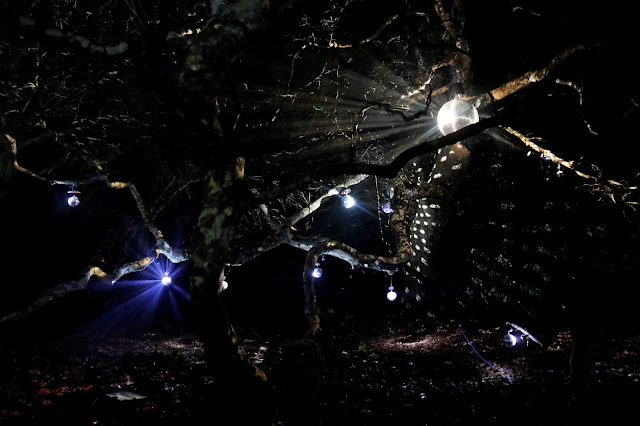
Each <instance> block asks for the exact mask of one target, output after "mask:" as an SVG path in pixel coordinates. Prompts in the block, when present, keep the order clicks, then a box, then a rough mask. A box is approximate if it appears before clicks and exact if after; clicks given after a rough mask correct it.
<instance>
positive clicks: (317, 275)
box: [311, 263, 322, 278]
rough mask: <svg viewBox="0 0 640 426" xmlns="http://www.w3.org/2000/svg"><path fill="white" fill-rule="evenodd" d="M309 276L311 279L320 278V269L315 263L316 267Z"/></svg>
mask: <svg viewBox="0 0 640 426" xmlns="http://www.w3.org/2000/svg"><path fill="white" fill-rule="evenodd" d="M311 276H312V277H313V278H320V277H321V276H322V268H320V264H319V263H316V267H315V268H313V271H312V272H311Z"/></svg>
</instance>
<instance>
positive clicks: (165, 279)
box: [162, 272, 171, 285]
mask: <svg viewBox="0 0 640 426" xmlns="http://www.w3.org/2000/svg"><path fill="white" fill-rule="evenodd" d="M162 284H164V285H169V284H171V277H170V276H169V273H168V272H165V273H164V277H162Z"/></svg>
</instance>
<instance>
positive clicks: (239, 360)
mask: <svg viewBox="0 0 640 426" xmlns="http://www.w3.org/2000/svg"><path fill="white" fill-rule="evenodd" d="M225 178H228V176H226V174H225V176H215V175H214V174H213V173H211V174H210V178H209V180H208V182H207V183H206V185H205V189H204V195H203V202H202V211H201V214H200V216H199V217H198V222H197V225H196V229H195V230H194V233H193V238H192V241H191V262H190V268H191V270H190V282H191V298H192V305H193V314H194V317H193V320H194V326H195V329H196V332H197V333H198V335H199V337H200V338H201V339H202V342H203V345H204V350H205V357H206V360H207V363H208V365H209V368H210V369H211V372H212V374H213V376H214V378H215V379H216V380H217V381H219V382H221V383H224V384H225V385H232V386H242V385H243V384H247V383H249V382H254V381H255V382H264V381H266V376H265V374H264V373H263V372H262V371H261V370H259V369H257V368H255V367H254V366H253V365H252V364H251V363H250V362H249V361H247V360H245V359H244V358H243V357H242V355H241V353H240V351H239V347H238V341H237V337H236V332H235V330H234V328H233V325H232V324H231V322H230V320H229V317H228V315H227V312H226V310H225V307H224V305H223V303H222V301H221V299H220V292H221V289H222V280H223V277H224V266H225V260H226V257H227V254H228V251H229V245H230V243H231V241H232V239H233V236H234V234H235V230H236V225H237V222H238V215H237V213H236V209H235V206H234V197H233V193H234V192H233V188H232V186H233V185H232V184H230V183H229V182H230V181H229V179H225Z"/></svg>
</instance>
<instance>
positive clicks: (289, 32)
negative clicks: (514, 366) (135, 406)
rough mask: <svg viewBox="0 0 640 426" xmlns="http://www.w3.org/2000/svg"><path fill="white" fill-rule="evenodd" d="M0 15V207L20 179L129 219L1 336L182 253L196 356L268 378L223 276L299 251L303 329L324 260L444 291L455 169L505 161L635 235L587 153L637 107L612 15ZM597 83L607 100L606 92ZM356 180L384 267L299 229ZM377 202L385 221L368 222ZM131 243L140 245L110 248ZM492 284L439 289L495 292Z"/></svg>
mask: <svg viewBox="0 0 640 426" xmlns="http://www.w3.org/2000/svg"><path fill="white" fill-rule="evenodd" d="M3 10H5V11H7V12H8V13H3V19H4V20H5V22H3V27H2V28H3V29H2V36H3V39H4V40H6V41H5V42H3V46H2V52H1V54H2V68H3V74H4V76H5V77H3V78H2V91H1V92H2V128H3V130H2V138H3V146H4V148H3V149H4V151H3V154H2V155H3V157H2V158H3V161H2V166H3V172H4V173H3V174H4V176H5V184H6V185H3V186H4V188H5V189H3V191H4V194H3V196H4V198H5V200H6V203H5V204H8V203H9V202H10V200H12V198H11V197H13V196H15V195H14V194H15V193H14V192H12V191H16V190H18V189H14V188H18V185H25V177H26V178H28V179H29V180H30V181H31V182H32V183H30V184H29V185H37V184H40V185H41V187H40V188H39V189H38V190H39V191H42V188H44V187H45V185H46V188H47V190H50V191H57V192H58V194H60V189H62V190H63V193H66V192H68V191H79V192H80V200H81V204H80V205H81V206H82V205H83V204H84V203H86V204H89V205H98V204H99V203H112V205H113V206H117V207H113V208H114V209H117V211H118V213H119V214H126V215H133V214H135V215H136V219H135V220H134V219H128V220H123V221H121V222H120V223H117V221H113V222H114V223H110V224H109V226H110V227H112V231H111V232H105V231H104V229H103V230H102V232H99V233H97V235H96V237H99V238H100V239H106V240H107V242H106V243H104V244H103V245H102V246H96V245H94V246H93V247H100V248H101V250H100V251H99V257H102V258H103V259H104V261H103V262H102V261H101V262H98V263H95V262H94V261H95V259H97V258H93V259H91V258H86V259H84V260H85V268H84V269H82V273H81V274H80V277H79V278H78V277H73V278H68V277H64V278H63V279H61V280H60V282H62V284H60V283H58V284H57V285H50V286H47V288H45V289H43V290H44V293H43V294H42V295H41V296H38V297H36V299H35V302H34V303H33V304H31V305H29V307H28V308H26V309H23V310H19V311H17V312H14V313H10V314H7V315H6V316H5V317H4V319H3V322H7V321H11V320H16V319H18V318H19V317H21V316H23V315H24V314H26V313H29V312H31V311H33V310H34V309H36V308H38V307H40V306H42V305H43V304H46V303H48V302H49V301H50V300H52V299H54V298H56V297H58V296H62V295H65V294H68V293H70V292H75V291H78V290H83V289H86V288H87V286H88V284H89V283H90V282H106V283H108V284H109V285H111V284H113V285H117V284H118V280H120V279H121V278H122V277H124V276H127V275H129V274H135V273H137V272H139V271H142V270H144V269H146V268H148V267H149V266H150V265H152V264H153V263H154V262H157V261H158V259H160V256H162V257H163V258H165V257H166V259H168V260H169V261H170V262H173V263H182V262H187V261H188V263H189V276H190V289H191V297H192V302H193V312H194V318H195V319H194V324H196V325H197V327H198V332H199V335H200V336H201V338H202V340H203V342H204V344H205V348H206V353H207V356H208V362H209V364H210V365H211V366H212V368H213V370H214V371H216V372H217V374H218V376H219V377H220V378H221V380H224V379H227V380H228V381H229V382H234V381H236V380H237V377H238V376H242V377H251V376H254V377H259V378H260V379H262V380H266V376H265V375H264V373H263V372H261V371H260V370H258V369H256V368H254V367H253V366H251V365H249V364H248V363H246V362H245V361H244V360H243V359H242V357H241V356H240V354H239V351H238V344H237V338H236V336H235V331H234V329H233V327H232V325H231V323H230V322H229V319H228V316H227V315H226V313H225V310H224V307H223V304H222V302H221V299H220V293H221V292H222V291H223V282H224V277H225V271H226V268H228V267H229V266H230V265H240V264H242V263H244V262H248V261H249V260H251V259H254V258H256V257H258V256H261V255H262V254H264V253H267V252H269V251H270V250H272V249H275V248H276V247H279V246H281V245H283V244H286V245H291V246H293V247H295V248H298V249H301V250H304V251H306V253H307V255H306V260H305V262H304V272H303V275H302V277H301V281H302V285H303V286H304V290H305V302H304V303H305V309H306V310H305V312H306V314H307V317H308V322H309V327H308V332H307V335H308V336H313V335H314V334H316V333H317V332H318V331H319V330H320V317H319V315H318V312H317V311H318V310H317V306H316V296H315V291H314V286H313V280H312V278H311V271H312V270H313V268H314V267H315V266H316V264H317V263H318V262H319V259H321V258H322V256H324V255H327V256H331V257H336V258H338V259H341V260H343V261H345V262H348V263H349V264H350V265H351V266H352V267H353V268H367V269H372V270H375V271H379V272H380V273H382V274H385V273H386V274H388V275H394V276H396V277H398V278H397V279H399V280H406V283H407V284H406V285H407V289H409V287H410V286H412V290H411V292H412V294H414V295H416V296H420V294H424V293H425V292H426V291H427V290H425V289H428V288H429V286H433V285H434V283H435V282H436V281H437V282H438V283H440V284H438V285H442V282H444V281H447V280H445V279H444V278H443V277H446V276H447V274H446V272H445V271H444V268H443V267H442V266H438V265H442V264H443V258H442V254H441V253H447V252H446V250H441V249H440V247H442V246H446V242H447V239H448V238H449V237H448V235H451V234H450V233H449V234H447V232H450V230H451V228H452V227H453V225H454V224H455V223H458V222H456V215H455V214H454V212H456V211H457V210H459V209H460V208H461V206H463V201H464V200H467V199H468V197H469V192H468V191H469V189H468V188H469V187H473V184H472V183H473V182H472V181H470V180H469V176H471V175H472V173H473V174H477V173H482V175H481V176H485V177H486V176H489V177H491V182H492V183H490V185H492V188H494V189H496V188H500V183H501V182H504V181H506V180H507V178H506V177H504V176H503V175H501V174H500V173H499V172H498V173H497V174H496V173H494V169H495V168H492V166H495V165H496V164H497V165H502V164H513V165H514V166H513V167H521V166H522V164H523V162H524V161H529V160H528V159H527V158H528V157H526V155H525V153H528V154H529V153H533V154H534V157H535V158H536V160H535V164H536V167H538V166H537V164H538V163H539V164H540V165H541V167H542V169H543V170H544V173H546V175H547V177H548V175H549V173H550V170H552V171H553V175H552V176H553V177H552V178H553V182H551V183H550V184H549V183H548V182H544V175H543V176H536V179H539V185H538V187H539V188H545V190H548V188H549V187H550V186H549V185H551V187H554V186H555V187H560V186H561V187H562V188H567V187H569V188H577V189H579V191H581V192H580V193H581V194H582V195H581V197H583V198H584V199H589V200H591V201H590V202H592V203H593V204H594V205H606V206H607V208H611V209H612V211H614V212H615V213H612V214H616V215H622V216H621V217H624V220H626V223H628V224H629V227H630V228H631V229H633V228H634V226H635V225H637V216H635V206H636V205H637V191H636V187H635V186H634V185H636V182H635V180H637V166H636V165H635V162H634V161H633V159H632V158H631V156H628V157H627V158H620V156H619V155H618V152H617V150H612V149H607V151H606V152H603V148H602V147H603V146H608V145H609V144H614V143H615V146H616V147H620V148H619V149H620V150H626V149H627V148H626V145H622V144H625V143H628V142H627V141H625V142H620V143H619V142H617V141H618V140H620V138H621V137H622V135H623V134H625V132H627V131H628V130H629V129H630V128H632V127H633V126H632V124H633V119H634V117H635V116H636V115H637V114H638V109H637V104H636V97H635V96H636V94H637V87H636V83H635V81H630V79H628V78H625V77H626V76H627V75H628V73H629V72H630V71H629V70H634V69H637V65H638V64H637V61H638V59H637V58H635V57H633V55H631V54H629V52H633V46H634V43H635V41H636V40H635V37H636V36H635V35H630V34H628V33H627V31H617V28H619V27H624V25H623V24H622V23H621V22H620V20H622V18H620V17H616V18H615V19H614V17H613V16H612V14H611V13H610V11H609V9H608V5H606V4H601V3H600V2H593V4H592V5H591V7H584V6H582V3H579V2H568V3H566V4H564V5H563V6H557V5H555V4H551V2H543V3H541V4H536V5H529V4H528V3H527V2H516V1H506V0H505V1H501V2H492V5H490V6H487V5H483V6H482V7H481V6H479V5H477V4H475V2H467V1H464V0H456V1H443V0H437V1H434V2H429V3H423V2H410V1H406V2H401V3H400V4H393V5H389V6H387V7H385V8H372V7H371V4H370V2H367V1H350V0H345V1H344V2H340V3H335V2H331V1H328V2H306V1H273V2H253V1H244V0H238V1H211V3H210V4H203V3H201V2H197V1H193V2H184V3H181V4H176V3H172V2H169V3H168V4H163V5H161V6H158V5H154V4H153V2H146V1H139V2H133V1H124V2H118V1H114V2H95V3H91V4H89V5H86V6H79V5H77V4H75V3H68V2H44V1H42V2H34V3H25V4H21V5H14V6H9V5H8V4H6V3H5V4H3ZM612 25H613V26H612ZM612 28H616V31H613V30H612ZM613 81H615V82H617V81H625V87H624V90H617V91H615V93H614V92H612V91H610V90H609V88H610V85H611V84H612V83H611V82H613ZM454 93H457V94H458V95H459V97H460V98H461V99H463V100H465V101H467V102H468V103H469V104H472V105H474V106H475V107H477V109H478V111H479V117H480V119H479V121H478V122H477V123H476V124H472V125H469V126H467V127H463V128H461V129H460V130H457V131H455V132H454V133H450V134H447V135H446V136H442V135H441V134H440V133H439V131H438V129H437V127H436V125H435V116H436V114H437V112H438V110H439V108H440V107H441V106H442V105H443V104H444V103H445V102H446V101H448V100H449V99H450V98H452V97H453V95H454ZM537 138H542V141H541V140H540V139H537ZM532 161H534V160H533V159H532ZM526 164H529V166H530V165H531V164H532V163H531V162H529V163H526ZM560 179H562V181H560ZM34 182H35V183H34ZM361 182H362V185H369V186H370V187H371V186H372V185H375V187H376V188H377V191H375V197H376V198H375V202H374V203H372V204H371V205H375V207H376V210H377V212H376V213H375V214H376V215H377V217H378V218H379V219H380V224H381V229H382V228H384V229H382V233H383V235H384V237H385V239H386V243H387V244H388V248H389V249H388V251H387V252H386V253H384V252H380V251H378V252H368V251H366V250H365V249H363V248H358V247H354V246H353V244H351V245H349V244H346V243H344V242H341V241H339V240H337V239H334V238H330V237H327V236H324V235H318V233H317V231H318V229H317V227H314V224H313V222H311V220H310V218H312V217H313V214H314V212H317V211H318V209H320V208H321V207H322V205H323V202H326V201H327V200H328V199H329V197H340V196H342V197H344V196H346V194H347V192H346V191H345V190H348V189H350V188H356V187H357V185H358V184H360V183H361ZM536 182H538V181H536ZM52 185H53V186H52ZM470 185H471V186H470ZM534 187H535V186H532V188H534ZM57 188H58V189H57ZM87 194H91V198H88V197H87ZM465 194H466V195H465ZM526 197H527V195H526V194H522V198H526ZM85 200H86V201H85ZM387 201H389V202H390V207H391V209H392V210H393V211H392V212H391V211H390V210H387V212H386V213H385V212H381V206H382V205H383V204H384V203H385V202H387ZM10 207H11V206H10V205H5V206H4V209H5V211H6V210H8V209H9V208H10ZM9 217H11V216H9ZM425 218H429V219H428V220H426V221H425ZM382 219H384V221H383V220H382ZM5 220H7V219H5ZM383 222H384V226H383ZM140 227H142V229H143V232H142V233H141V232H140V229H141V228H140ZM113 229H117V230H118V231H117V232H114V231H113ZM127 232H128V234H125V233H127ZM131 235H137V236H138V237H139V238H141V241H142V244H141V245H142V246H143V247H144V250H141V251H140V252H139V253H138V254H125V255H124V256H122V255H115V254H111V253H113V250H114V248H115V247H116V246H118V245H119V244H120V245H122V244H123V242H125V241H126V239H127V238H129V236H131ZM109 240H110V241H109ZM625 247H626V246H625ZM635 256H637V253H633V254H630V258H629V259H630V260H629V262H631V260H632V259H635ZM506 258H508V256H506V255H505V259H506ZM578 258H580V259H579V260H576V262H578V263H579V262H583V261H585V259H583V258H581V257H580V255H576V259H578ZM465 260H469V259H465ZM506 261H508V259H507V260H506ZM506 261H505V262H506ZM568 261H573V260H568ZM92 262H94V263H92ZM444 263H446V262H444ZM625 265H626V263H625ZM72 269H73V273H74V274H77V273H78V272H80V269H76V268H75V266H74V267H73V268H72ZM70 272H71V271H69V270H65V271H64V273H65V274H66V273H70ZM398 272H400V273H398ZM400 277H402V278H400ZM452 281H454V280H448V281H447V282H448V283H449V284H452ZM403 282H404V281H403ZM530 287H531V288H530V293H531V292H535V285H533V286H530ZM494 290H495V287H493V288H492V289H489V288H482V286H479V287H477V288H474V287H472V286H468V285H461V286H460V288H458V289H457V290H455V291H454V290H452V291H453V292H454V293H455V294H456V295H458V296H460V295H464V294H467V296H470V297H469V299H471V300H475V301H478V300H480V301H481V302H483V303H486V300H487V296H496V297H497V298H499V299H506V298H507V297H502V294H501V293H500V292H496V291H494ZM509 291H515V290H513V289H512V290H509ZM514 294H515V296H514V297H515V299H518V297H519V295H518V294H517V292H516V293H514ZM416 299H417V300H416ZM454 299H455V298H454ZM414 302H420V298H419V297H416V298H414ZM518 303H519V302H518V301H516V302H514V304H518ZM229 366H233V368H230V367H229Z"/></svg>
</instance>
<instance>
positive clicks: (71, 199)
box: [67, 195, 80, 207]
mask: <svg viewBox="0 0 640 426" xmlns="http://www.w3.org/2000/svg"><path fill="white" fill-rule="evenodd" d="M67 204H69V205H70V206H71V207H76V206H77V205H78V204H80V199H79V198H78V197H76V196H75V195H72V196H71V197H69V198H68V199H67Z"/></svg>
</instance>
